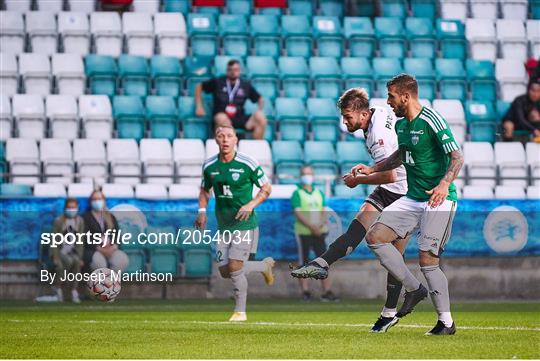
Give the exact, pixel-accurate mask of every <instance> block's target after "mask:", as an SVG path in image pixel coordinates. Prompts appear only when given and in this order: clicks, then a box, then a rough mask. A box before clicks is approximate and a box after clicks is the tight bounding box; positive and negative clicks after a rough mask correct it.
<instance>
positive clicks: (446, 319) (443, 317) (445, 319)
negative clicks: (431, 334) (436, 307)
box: [439, 312, 454, 327]
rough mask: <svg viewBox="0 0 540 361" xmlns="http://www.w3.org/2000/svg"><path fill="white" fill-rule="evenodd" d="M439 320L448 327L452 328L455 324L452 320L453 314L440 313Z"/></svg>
mask: <svg viewBox="0 0 540 361" xmlns="http://www.w3.org/2000/svg"><path fill="white" fill-rule="evenodd" d="M439 320H440V321H441V322H442V323H444V325H445V326H446V327H450V326H452V324H453V323H454V320H452V314H451V313H450V312H441V313H439Z"/></svg>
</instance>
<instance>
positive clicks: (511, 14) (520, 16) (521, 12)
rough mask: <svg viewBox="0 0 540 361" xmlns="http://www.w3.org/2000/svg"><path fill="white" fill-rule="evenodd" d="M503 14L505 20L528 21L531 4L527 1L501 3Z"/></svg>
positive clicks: (515, 0)
mask: <svg viewBox="0 0 540 361" xmlns="http://www.w3.org/2000/svg"><path fill="white" fill-rule="evenodd" d="M500 5H501V14H502V15H503V18H505V19H514V20H521V21H525V20H527V15H528V12H529V6H528V5H529V4H528V1H527V0H512V1H501V2H500Z"/></svg>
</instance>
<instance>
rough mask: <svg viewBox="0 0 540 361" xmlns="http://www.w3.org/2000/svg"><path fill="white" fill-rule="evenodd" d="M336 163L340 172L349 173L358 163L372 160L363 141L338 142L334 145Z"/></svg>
mask: <svg viewBox="0 0 540 361" xmlns="http://www.w3.org/2000/svg"><path fill="white" fill-rule="evenodd" d="M336 151H337V163H338V165H339V167H340V172H341V174H346V173H349V171H350V170H351V168H352V167H354V166H355V165H357V164H359V163H364V164H369V163H371V162H372V159H371V156H370V155H369V153H368V151H367V148H366V146H365V142H364V141H363V140H362V141H356V142H347V141H342V142H338V143H337V146H336Z"/></svg>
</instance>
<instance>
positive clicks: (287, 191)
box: [257, 184, 297, 199]
mask: <svg viewBox="0 0 540 361" xmlns="http://www.w3.org/2000/svg"><path fill="white" fill-rule="evenodd" d="M296 188H297V186H296V185H294V184H273V185H272V193H270V198H284V199H291V197H292V194H293V193H294V191H295V190H296ZM257 191H258V190H257Z"/></svg>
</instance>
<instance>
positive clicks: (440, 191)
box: [426, 149, 463, 208]
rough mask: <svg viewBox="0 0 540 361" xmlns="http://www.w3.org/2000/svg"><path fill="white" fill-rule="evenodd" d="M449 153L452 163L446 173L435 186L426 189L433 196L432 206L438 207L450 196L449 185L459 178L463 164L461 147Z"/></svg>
mask: <svg viewBox="0 0 540 361" xmlns="http://www.w3.org/2000/svg"><path fill="white" fill-rule="evenodd" d="M448 155H449V156H450V164H449V165H448V169H447V170H446V174H445V175H444V177H443V178H442V179H441V181H440V182H439V184H438V185H437V186H436V187H435V188H433V189H431V190H429V191H426V193H427V194H429V195H430V196H431V197H430V198H429V202H428V203H429V205H430V207H431V208H436V207H438V206H439V205H440V204H441V203H442V202H444V200H445V199H446V197H448V187H449V186H450V184H451V183H452V182H453V181H454V180H455V179H456V178H457V176H458V174H459V171H460V170H461V167H462V166H463V154H462V153H461V151H460V150H459V149H458V150H454V151H452V152H450V153H449V154H448Z"/></svg>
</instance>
